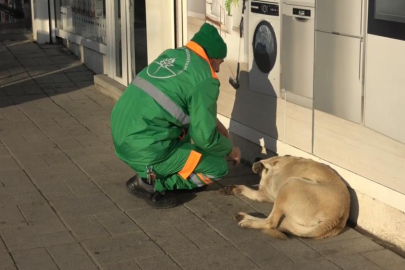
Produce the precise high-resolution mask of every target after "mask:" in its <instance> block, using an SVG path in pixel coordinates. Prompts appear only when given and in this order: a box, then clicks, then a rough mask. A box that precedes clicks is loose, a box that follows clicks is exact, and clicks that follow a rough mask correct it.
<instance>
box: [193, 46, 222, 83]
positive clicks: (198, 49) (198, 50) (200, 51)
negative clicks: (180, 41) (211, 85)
mask: <svg viewBox="0 0 405 270" xmlns="http://www.w3.org/2000/svg"><path fill="white" fill-rule="evenodd" d="M186 47H187V48H189V49H190V50H192V51H193V52H195V53H196V54H198V55H199V56H200V57H201V58H203V59H204V60H205V61H207V63H208V66H209V67H210V69H211V74H212V77H214V78H215V79H217V80H218V77H217V74H216V73H215V71H214V70H213V69H212V67H211V63H210V60H209V59H208V56H207V54H206V53H205V51H204V49H203V48H202V47H201V46H200V45H198V44H197V43H195V42H194V41H189V42H188V43H187V44H186Z"/></svg>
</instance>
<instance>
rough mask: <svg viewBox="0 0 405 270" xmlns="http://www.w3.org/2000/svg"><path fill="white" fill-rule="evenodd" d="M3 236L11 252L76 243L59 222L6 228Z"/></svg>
mask: <svg viewBox="0 0 405 270" xmlns="http://www.w3.org/2000/svg"><path fill="white" fill-rule="evenodd" d="M1 234H2V235H3V238H4V241H5V242H6V245H7V247H8V248H9V249H10V250H11V251H15V250H26V249H32V248H38V247H48V246H53V245H61V244H67V243H72V242H75V239H74V238H73V236H72V235H71V234H70V232H69V231H67V230H66V228H65V227H64V226H63V224H62V223H61V222H60V221H59V220H50V221H48V222H46V223H38V224H33V225H19V226H13V227H6V228H2V229H1Z"/></svg>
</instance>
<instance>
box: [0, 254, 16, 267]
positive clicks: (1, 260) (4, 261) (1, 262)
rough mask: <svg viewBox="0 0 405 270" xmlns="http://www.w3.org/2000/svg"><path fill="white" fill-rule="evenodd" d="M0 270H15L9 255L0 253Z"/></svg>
mask: <svg viewBox="0 0 405 270" xmlns="http://www.w3.org/2000/svg"><path fill="white" fill-rule="evenodd" d="M0 270H17V267H15V265H14V261H13V259H12V258H11V256H10V254H9V253H0Z"/></svg>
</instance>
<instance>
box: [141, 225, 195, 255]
mask: <svg viewBox="0 0 405 270" xmlns="http://www.w3.org/2000/svg"><path fill="white" fill-rule="evenodd" d="M173 225H174V224H173ZM152 228H153V227H152ZM152 228H148V229H147V230H146V232H147V233H148V234H149V235H150V237H151V238H152V239H153V241H154V242H155V243H156V244H158V245H159V246H160V247H161V248H162V249H163V250H164V251H165V252H166V253H168V254H171V255H173V254H175V253H188V252H192V251H196V250H198V247H197V246H196V245H195V244H194V243H193V242H191V241H190V240H189V239H188V238H187V237H185V236H184V234H183V233H182V232H181V231H180V230H178V229H176V228H175V227H173V228H166V229H164V230H161V229H158V230H154V229H152Z"/></svg>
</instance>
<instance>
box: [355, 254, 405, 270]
mask: <svg viewBox="0 0 405 270" xmlns="http://www.w3.org/2000/svg"><path fill="white" fill-rule="evenodd" d="M362 255H363V256H364V257H366V258H367V259H369V260H370V261H372V262H373V263H375V264H376V265H378V266H379V267H381V268H383V269H386V270H396V269H405V258H403V257H401V256H399V255H397V254H395V253H393V252H391V251H389V250H387V249H383V250H378V251H371V252H365V253H362Z"/></svg>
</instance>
